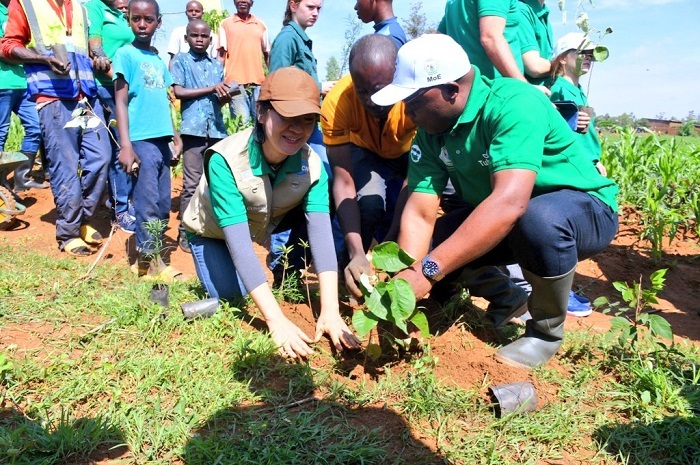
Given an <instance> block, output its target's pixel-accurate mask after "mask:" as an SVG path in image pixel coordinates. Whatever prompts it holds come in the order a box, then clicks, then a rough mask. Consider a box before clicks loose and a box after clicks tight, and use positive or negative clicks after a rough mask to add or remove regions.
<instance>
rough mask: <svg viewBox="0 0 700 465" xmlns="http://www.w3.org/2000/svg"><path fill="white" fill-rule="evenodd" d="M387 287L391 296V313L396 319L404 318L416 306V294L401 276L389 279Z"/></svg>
mask: <svg viewBox="0 0 700 465" xmlns="http://www.w3.org/2000/svg"><path fill="white" fill-rule="evenodd" d="M387 289H388V291H389V296H390V298H391V314H392V315H393V316H394V318H396V319H402V320H405V319H406V318H408V317H409V316H410V315H411V313H413V311H414V310H415V308H416V296H415V294H414V293H413V288H412V287H411V285H410V284H409V283H408V281H406V280H405V279H403V278H397V279H392V280H391V281H389V283H388V286H387Z"/></svg>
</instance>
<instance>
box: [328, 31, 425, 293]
mask: <svg viewBox="0 0 700 465" xmlns="http://www.w3.org/2000/svg"><path fill="white" fill-rule="evenodd" d="M396 51H397V48H396V45H394V43H393V42H392V40H391V39H389V38H388V37H385V36H381V35H378V34H371V35H367V36H364V37H362V38H360V39H359V40H358V41H357V42H356V43H355V45H354V46H353V48H352V50H351V52H350V59H349V65H350V74H349V75H347V76H345V77H343V78H342V79H340V80H339V81H338V82H337V83H336V85H335V86H334V87H333V89H331V91H330V92H329V93H328V94H327V95H326V97H325V98H324V100H323V105H322V106H321V128H322V130H323V142H324V143H325V144H326V150H327V153H328V159H329V161H330V163H331V166H332V168H333V183H332V189H333V197H334V200H335V206H336V209H337V214H338V218H339V220H340V225H341V227H342V229H343V233H344V236H345V244H346V248H347V257H345V258H343V257H339V258H340V259H341V261H342V260H344V259H345V260H349V262H348V264H347V267H346V268H345V280H346V284H347V286H348V288H349V289H350V290H351V291H352V292H353V293H355V289H354V288H355V287H356V285H355V283H354V281H357V280H358V279H359V275H360V274H361V273H363V272H364V273H367V274H369V273H370V265H369V262H368V261H367V258H366V253H367V251H368V250H369V248H370V246H371V244H372V240H373V239H376V240H377V241H379V242H381V241H382V240H383V239H384V237H385V235H386V233H387V232H388V229H389V226H390V224H391V222H392V218H393V216H394V214H393V213H394V206H395V205H396V202H397V200H398V197H399V192H400V191H401V187H402V185H403V182H404V179H405V178H406V170H407V166H408V164H407V152H408V151H409V150H410V149H411V141H412V140H413V136H414V135H415V133H416V126H415V124H413V121H411V119H410V118H409V117H408V116H406V114H405V113H404V105H403V103H402V102H399V103H397V104H396V105H392V106H388V107H380V106H377V105H375V104H374V103H372V101H371V99H370V96H371V95H372V94H373V93H374V92H376V91H377V90H379V89H381V88H383V87H384V86H386V85H388V84H389V83H391V81H392V79H393V71H392V72H386V71H383V72H378V70H379V69H381V68H382V66H381V63H383V62H385V61H387V60H388V62H391V63H393V62H394V61H395V60H396ZM383 68H385V67H383ZM358 292H359V291H358Z"/></svg>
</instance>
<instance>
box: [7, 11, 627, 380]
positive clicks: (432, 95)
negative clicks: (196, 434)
mask: <svg viewBox="0 0 700 465" xmlns="http://www.w3.org/2000/svg"><path fill="white" fill-rule="evenodd" d="M544 1H545V0H448V1H447V4H446V6H445V15H444V18H443V20H442V21H441V22H440V24H439V26H438V31H439V33H436V34H425V35H423V36H421V37H418V38H416V39H414V40H411V41H407V38H406V35H405V33H404V31H403V29H402V27H401V26H400V24H399V21H398V20H397V18H396V17H395V15H394V12H393V7H392V1H391V0H357V2H356V4H355V10H356V12H357V16H358V18H359V19H360V20H361V21H363V22H365V23H372V24H373V26H374V31H375V32H374V34H370V35H367V36H364V37H361V38H360V39H358V40H357V41H356V42H355V43H354V44H353V45H352V48H351V50H350V55H349V63H348V66H349V70H350V72H349V74H348V75H347V76H343V77H342V78H341V79H339V80H338V81H322V80H321V79H320V78H319V76H318V71H317V61H316V58H315V57H314V54H313V42H312V40H311V39H310V37H309V35H308V34H307V31H308V29H309V28H310V27H312V26H313V25H314V24H315V22H316V21H317V19H318V17H319V14H320V12H321V9H322V0H287V6H286V11H285V16H284V19H283V21H282V28H281V30H280V31H279V33H278V34H277V35H276V36H275V39H274V41H273V42H272V43H271V42H270V39H269V33H268V29H267V26H266V25H265V24H264V23H263V21H261V20H260V19H259V18H258V17H257V16H255V15H254V14H253V13H252V12H251V10H252V8H253V4H254V2H253V0H235V1H234V5H235V7H236V12H235V13H234V14H232V15H231V17H229V18H226V19H224V20H223V22H222V23H221V24H220V27H219V30H218V33H212V30H211V27H210V25H209V24H207V23H206V22H205V21H203V20H202V16H203V14H204V9H203V7H202V5H201V3H199V2H198V1H190V2H188V3H187V4H186V5H185V10H186V15H187V19H188V22H187V24H186V26H184V27H182V28H176V29H175V30H174V31H173V33H172V36H171V39H170V41H169V46H168V50H167V52H168V53H169V55H170V60H169V62H168V63H167V64H166V63H165V62H164V61H163V60H162V59H161V58H160V57H159V55H158V53H157V51H156V50H154V48H153V47H152V43H153V36H154V34H155V32H156V30H157V29H158V28H159V27H160V25H161V14H160V8H159V5H158V2H157V1H155V0H131V1H130V2H129V3H128V5H126V4H125V3H124V0H89V1H88V2H86V3H85V7H84V8H83V7H82V6H81V4H80V3H79V2H78V1H77V0H54V1H47V0H22V1H19V0H0V2H1V3H2V5H1V7H0V21H1V22H2V24H3V30H4V37H3V38H2V39H1V40H0V76H1V77H2V79H1V80H0V82H2V86H3V87H7V89H4V88H3V89H2V90H0V103H4V102H7V105H5V104H2V105H0V106H1V107H2V110H1V112H0V118H2V121H0V148H2V147H3V146H4V143H5V140H6V135H7V128H8V127H9V117H10V111H14V112H16V113H17V114H18V116H19V117H20V119H21V121H22V123H23V124H24V126H25V139H24V141H23V144H22V148H21V150H22V152H24V153H25V154H26V155H27V157H28V158H29V160H28V162H26V163H25V164H23V165H21V166H20V167H19V168H17V170H16V171H15V173H14V186H13V187H14V191H15V192H23V191H24V190H26V189H30V188H44V187H47V186H46V185H45V184H43V183H39V182H36V181H34V180H33V179H31V176H30V173H31V169H32V166H33V162H34V157H35V156H36V154H37V152H38V151H39V149H40V146H41V147H43V148H42V152H43V159H44V162H43V167H44V169H45V170H46V175H47V178H48V179H49V184H50V187H51V190H52V193H53V196H54V201H55V204H56V211H57V220H56V240H57V242H58V245H59V248H60V249H61V250H62V251H64V252H66V253H67V254H70V255H78V256H80V255H89V254H91V253H94V251H95V247H96V246H99V245H100V244H101V242H102V240H103V239H102V236H101V235H100V233H99V232H98V231H97V230H96V229H95V228H94V226H93V224H92V222H93V220H94V217H95V213H96V211H97V210H98V209H99V208H100V207H101V205H102V204H103V203H104V198H105V197H106V198H107V199H108V203H109V207H110V211H111V214H112V220H113V222H114V223H115V224H116V225H118V227H120V228H121V229H122V230H124V231H126V232H127V233H135V237H136V249H137V252H138V257H137V260H136V266H135V267H134V271H136V272H137V273H138V274H139V275H140V276H146V277H150V278H152V277H154V276H160V277H167V278H173V277H176V276H177V275H178V274H179V272H178V271H177V270H175V269H173V268H172V267H170V266H168V265H167V264H166V263H165V262H164V260H163V257H161V256H159V255H158V254H157V253H155V252H157V251H155V250H154V244H155V243H156V242H157V240H156V239H158V238H156V237H155V236H154V234H158V233H157V232H155V231H154V230H153V229H152V228H149V227H148V225H149V223H150V222H151V221H153V220H162V219H167V218H168V215H169V212H170V203H171V185H170V167H171V165H172V164H174V163H178V162H179V160H180V158H181V160H182V161H181V163H182V170H183V189H182V193H181V197H180V206H179V212H180V215H181V223H180V226H179V233H178V246H179V247H180V248H181V249H182V250H183V251H185V252H187V253H191V255H192V258H193V262H194V266H195V270H196V272H197V276H198V278H199V280H200V281H201V283H202V286H203V287H204V289H205V290H206V292H207V293H208V294H209V296H211V297H216V298H219V299H232V298H236V297H241V296H244V295H250V297H251V298H252V300H253V302H254V303H255V305H256V306H257V307H258V308H259V310H260V312H261V314H262V315H263V317H264V319H265V322H266V323H267V325H268V328H269V331H270V335H271V337H272V339H273V340H274V342H275V344H276V345H277V347H278V348H279V351H280V353H281V354H283V355H285V356H287V357H291V358H296V357H306V356H308V355H309V354H310V353H311V352H312V351H313V349H312V344H313V343H314V342H315V341H318V340H319V339H320V338H321V337H322V336H323V335H324V334H325V335H327V336H329V337H330V339H331V341H332V343H333V345H334V346H335V347H336V348H337V349H338V350H342V349H344V348H345V349H356V348H359V347H360V341H359V339H358V338H357V337H356V336H355V335H354V334H353V333H352V331H351V329H350V328H349V327H348V326H347V324H346V323H345V321H344V320H343V318H341V315H340V312H339V297H338V284H339V281H340V282H343V283H344V284H345V286H346V287H347V289H348V291H349V292H351V293H352V294H355V295H357V296H358V297H359V296H361V292H360V290H359V287H358V282H359V280H360V277H361V276H362V275H363V274H368V275H369V274H372V267H371V264H370V262H369V260H368V258H367V254H368V252H370V251H371V248H372V246H373V244H376V243H379V242H382V241H385V240H395V241H397V242H398V244H399V246H400V247H401V248H402V249H404V250H405V251H407V252H408V253H409V254H410V255H411V256H412V257H416V261H415V262H414V264H413V265H412V266H411V267H410V268H408V269H406V270H405V271H403V272H401V273H399V274H398V275H397V276H396V277H395V278H394V279H396V278H403V279H406V280H407V281H408V282H409V283H410V285H411V286H412V288H413V290H414V294H415V297H416V299H423V298H426V297H427V296H429V297H430V298H432V299H435V300H436V301H438V302H440V303H444V302H446V301H447V300H449V299H450V297H452V296H453V295H454V294H455V292H457V290H458V289H460V288H461V287H465V288H467V289H469V291H470V293H471V294H472V295H478V296H482V297H484V298H486V299H487V300H488V301H489V307H488V309H487V312H486V315H487V318H488V319H489V320H490V321H491V322H492V323H493V324H494V325H495V326H501V325H504V324H507V323H509V322H514V321H519V322H524V324H525V333H524V335H523V336H522V337H520V338H519V339H517V340H515V341H514V342H511V343H510V344H507V345H505V346H504V347H502V348H500V349H499V350H498V354H497V358H498V359H499V360H500V361H502V362H503V363H506V364H510V365H514V366H518V367H524V368H531V367H534V366H537V365H540V364H544V363H547V361H549V360H550V359H551V358H552V357H553V356H554V354H555V353H556V352H557V350H558V349H559V346H560V345H561V341H562V337H563V331H564V320H565V318H566V316H567V313H568V314H570V315H575V316H585V315H587V314H590V312H591V309H590V301H588V300H587V299H585V298H584V297H583V296H579V295H577V294H575V293H573V292H572V284H573V278H574V272H575V269H576V265H577V263H578V261H579V260H581V259H585V258H588V257H591V256H593V255H594V254H596V253H598V252H600V251H601V250H602V249H603V248H605V247H606V246H607V245H608V244H609V243H610V242H611V241H612V239H613V237H614V236H615V234H616V232H617V221H618V220H617V204H616V200H615V197H616V194H617V187H616V185H615V183H614V182H613V181H612V180H610V179H608V178H607V177H606V176H605V174H606V172H605V167H604V166H603V165H602V164H601V163H600V143H599V141H598V139H597V135H596V131H595V128H594V117H593V114H592V111H591V109H590V108H589V107H588V106H587V101H586V96H585V94H584V92H583V90H582V88H581V86H580V85H579V78H580V76H581V75H582V74H584V73H585V72H587V71H588V70H589V69H590V66H591V61H592V60H593V53H592V51H593V48H594V44H592V43H591V42H590V40H589V39H588V38H587V37H586V36H585V35H584V34H580V33H571V34H567V35H565V36H564V37H562V38H560V39H559V40H558V41H557V42H556V43H555V42H554V40H553V33H552V28H551V25H550V24H549V10H548V8H547V6H546V5H545V4H544ZM6 77H7V78H6ZM10 77H11V79H10ZM173 98H176V99H179V100H180V112H181V122H180V124H179V127H178V125H177V124H176V123H175V122H174V121H173V120H172V118H171V112H170V106H171V100H172V99H173ZM572 105H573V112H571V107H572ZM226 106H228V111H229V112H230V114H231V117H232V118H236V119H237V121H238V122H239V124H240V126H241V127H242V128H243V129H241V130H239V131H238V132H236V133H234V134H229V133H227V129H226V126H225V125H224V117H223V111H226ZM564 109H566V111H568V112H569V113H566V114H565V113H564ZM76 111H78V113H80V114H87V115H89V116H91V117H93V118H98V119H99V120H100V121H101V123H102V124H100V125H97V126H95V125H93V127H91V128H88V129H87V130H83V129H82V128H79V127H71V125H68V126H66V124H67V123H68V122H69V121H70V120H71V119H72V118H73V117H74V115H75V114H76ZM112 121H115V122H116V124H111V122H112ZM180 154H182V157H180ZM3 182H4V183H5V184H8V185H9V181H7V180H4V181H3ZM161 234H162V233H161ZM253 243H259V244H261V245H264V246H266V247H267V248H268V251H269V256H268V260H267V264H266V265H267V266H268V267H269V269H270V270H271V271H272V274H273V276H274V281H273V283H272V286H275V285H280V284H281V280H282V279H283V277H284V276H286V275H288V274H289V273H290V272H292V271H294V269H301V268H302V267H305V266H306V265H307V261H306V259H304V258H303V254H304V253H307V252H308V253H309V254H310V256H311V257H312V260H313V267H314V270H315V272H316V273H317V275H318V279H319V288H320V300H321V312H320V315H319V318H318V321H317V330H316V333H315V335H314V338H311V337H309V336H308V335H307V334H305V333H304V332H303V331H301V330H300V329H299V328H298V327H297V326H296V325H295V324H294V323H292V322H291V321H290V320H289V319H288V318H287V317H286V316H285V315H284V313H283V312H282V310H281V307H280V305H279V303H278V302H277V300H276V299H275V297H274V294H273V292H272V286H271V285H270V283H268V280H267V278H266V274H265V269H264V264H263V263H261V262H260V261H259V260H258V258H257V256H256V254H255V250H254V245H253ZM304 244H308V249H309V250H308V251H307V250H306V249H307V246H305V245H304ZM290 267H291V270H290V269H289V268H290ZM339 275H340V277H339Z"/></svg>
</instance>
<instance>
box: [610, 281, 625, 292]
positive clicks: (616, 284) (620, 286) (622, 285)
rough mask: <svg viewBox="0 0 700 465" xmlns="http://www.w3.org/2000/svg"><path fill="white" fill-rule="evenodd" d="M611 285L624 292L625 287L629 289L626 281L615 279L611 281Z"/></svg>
mask: <svg viewBox="0 0 700 465" xmlns="http://www.w3.org/2000/svg"><path fill="white" fill-rule="evenodd" d="M613 287H614V288H615V289H616V290H617V292H625V290H626V289H629V286H628V285H627V283H623V282H622V281H615V282H614V283H613Z"/></svg>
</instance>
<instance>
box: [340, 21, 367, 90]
mask: <svg viewBox="0 0 700 465" xmlns="http://www.w3.org/2000/svg"><path fill="white" fill-rule="evenodd" d="M345 26H346V27H345V33H344V34H343V48H342V49H341V52H340V72H339V73H338V76H343V75H345V73H347V72H348V66H349V63H348V61H349V59H350V50H351V49H352V45H353V44H354V43H355V41H356V40H357V39H358V38H359V37H360V35H361V33H362V27H363V24H362V21H360V20H359V19H358V18H357V16H355V15H354V14H351V13H348V15H347V16H346V17H345Z"/></svg>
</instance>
